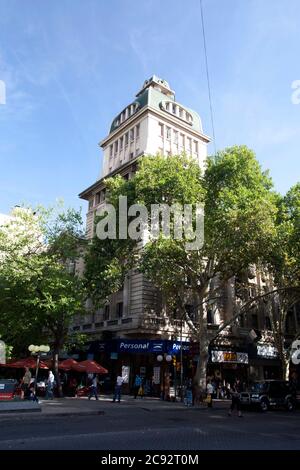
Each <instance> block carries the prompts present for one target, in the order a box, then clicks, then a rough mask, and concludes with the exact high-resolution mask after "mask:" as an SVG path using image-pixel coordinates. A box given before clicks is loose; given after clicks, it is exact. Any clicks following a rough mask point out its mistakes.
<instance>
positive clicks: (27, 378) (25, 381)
mask: <svg viewBox="0 0 300 470" xmlns="http://www.w3.org/2000/svg"><path fill="white" fill-rule="evenodd" d="M30 382H31V372H30V370H29V367H25V374H24V377H23V378H22V382H21V399H22V400H24V399H25V398H28V393H29V387H30Z"/></svg>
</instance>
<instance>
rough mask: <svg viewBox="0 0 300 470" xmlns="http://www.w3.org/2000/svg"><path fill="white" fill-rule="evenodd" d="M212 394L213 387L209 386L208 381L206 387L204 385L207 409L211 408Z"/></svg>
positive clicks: (209, 382)
mask: <svg viewBox="0 0 300 470" xmlns="http://www.w3.org/2000/svg"><path fill="white" fill-rule="evenodd" d="M213 393H214V387H213V385H212V384H211V381H210V380H208V381H207V385H206V394H207V406H208V407H209V408H211V407H212V395H213Z"/></svg>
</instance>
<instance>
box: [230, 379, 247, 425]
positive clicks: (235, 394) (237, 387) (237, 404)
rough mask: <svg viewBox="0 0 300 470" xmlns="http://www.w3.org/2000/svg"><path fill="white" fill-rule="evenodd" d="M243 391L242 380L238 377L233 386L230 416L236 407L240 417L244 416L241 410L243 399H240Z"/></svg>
mask: <svg viewBox="0 0 300 470" xmlns="http://www.w3.org/2000/svg"><path fill="white" fill-rule="evenodd" d="M241 391H242V385H241V381H240V380H239V379H237V380H236V381H235V383H234V384H233V386H232V388H231V406H230V409H229V411H228V416H231V415H232V412H233V410H234V409H235V408H236V409H237V412H238V417H239V418H242V416H243V415H242V412H241V401H240V393H241Z"/></svg>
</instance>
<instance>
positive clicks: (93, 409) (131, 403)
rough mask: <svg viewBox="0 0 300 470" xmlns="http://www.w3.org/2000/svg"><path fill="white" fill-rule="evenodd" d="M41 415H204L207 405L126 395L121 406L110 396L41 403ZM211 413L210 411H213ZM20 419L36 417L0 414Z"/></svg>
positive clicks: (217, 404) (222, 403) (220, 406)
mask: <svg viewBox="0 0 300 470" xmlns="http://www.w3.org/2000/svg"><path fill="white" fill-rule="evenodd" d="M40 405H41V408H42V412H41V413H38V414H39V418H41V417H42V416H45V417H51V416H72V415H73V416H74V415H75V416H77V415H78V416H80V415H81V416H83V415H87V416H88V415H101V414H106V413H115V412H120V411H122V412H126V411H129V410H130V411H131V410H132V409H134V408H139V409H142V410H145V411H153V412H155V411H185V412H193V411H205V410H208V408H207V406H206V405H200V406H193V407H187V406H185V405H184V404H183V403H182V402H169V401H162V400H160V399H158V398H152V397H144V398H142V399H141V398H137V399H134V398H133V397H132V396H129V395H124V396H123V397H122V400H121V402H120V403H118V402H115V403H114V402H112V397H111V396H108V395H99V400H98V401H97V400H95V399H94V398H93V399H91V400H88V398H85V397H82V398H55V399H54V400H43V399H41V400H40ZM228 407H229V401H228V400H224V401H223V400H215V401H214V403H213V409H215V410H218V409H225V408H228ZM210 409H211V408H210ZM20 416H21V417H22V418H23V417H24V419H25V418H34V417H35V413H30V412H27V413H26V414H21V413H16V412H15V413H13V414H8V413H5V414H4V413H0V421H1V420H3V419H5V420H7V419H14V418H16V417H18V418H20Z"/></svg>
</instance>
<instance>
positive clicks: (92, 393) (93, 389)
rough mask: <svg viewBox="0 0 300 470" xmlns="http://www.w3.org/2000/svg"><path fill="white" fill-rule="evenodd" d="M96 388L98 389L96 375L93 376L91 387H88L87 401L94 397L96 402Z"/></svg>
mask: <svg viewBox="0 0 300 470" xmlns="http://www.w3.org/2000/svg"><path fill="white" fill-rule="evenodd" d="M97 388H98V378H97V375H96V374H95V375H94V377H93V380H92V385H91V386H90V394H89V400H90V399H91V398H92V397H95V398H96V400H98V393H97Z"/></svg>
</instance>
